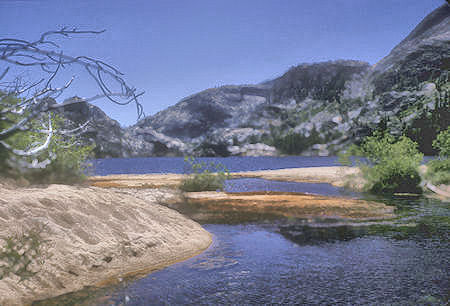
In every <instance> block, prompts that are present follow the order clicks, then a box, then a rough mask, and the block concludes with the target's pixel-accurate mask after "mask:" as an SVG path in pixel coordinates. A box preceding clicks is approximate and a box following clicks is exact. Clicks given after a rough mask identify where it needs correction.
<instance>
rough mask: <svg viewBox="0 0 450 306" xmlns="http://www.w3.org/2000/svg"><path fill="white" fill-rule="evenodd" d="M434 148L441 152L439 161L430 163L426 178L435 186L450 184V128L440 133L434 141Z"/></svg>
mask: <svg viewBox="0 0 450 306" xmlns="http://www.w3.org/2000/svg"><path fill="white" fill-rule="evenodd" d="M433 147H434V148H435V149H436V150H438V151H439V159H436V160H432V161H429V162H428V164H427V173H426V178H427V179H428V180H430V181H431V183H433V184H435V185H440V184H446V185H448V184H450V159H449V156H450V127H449V128H448V129H447V130H445V131H442V132H441V133H439V134H438V135H437V137H436V139H435V140H434V141H433Z"/></svg>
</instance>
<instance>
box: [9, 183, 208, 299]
mask: <svg viewBox="0 0 450 306" xmlns="http://www.w3.org/2000/svg"><path fill="white" fill-rule="evenodd" d="M156 202H157V201H156V200H153V201H152V200H151V199H149V198H147V199H146V200H143V199H139V198H138V197H135V196H132V195H130V194H127V193H123V192H120V191H114V190H109V189H108V190H107V189H103V188H97V187H81V186H66V185H49V186H46V187H26V188H24V187H17V186H7V185H2V184H0V237H1V238H4V239H5V238H7V237H11V236H16V235H17V236H19V237H20V235H21V233H27V232H28V231H29V230H33V229H36V228H40V229H41V232H40V235H41V236H42V240H41V241H40V245H41V246H42V249H41V251H42V252H43V254H44V255H43V257H42V258H40V259H43V260H44V262H43V264H42V265H41V264H37V263H35V264H32V265H30V270H32V272H37V273H36V274H35V275H33V276H31V277H29V278H28V279H26V280H24V281H22V282H20V278H19V276H17V275H16V274H13V273H10V274H8V275H5V277H3V279H1V280H0V305H29V304H31V303H32V302H33V301H39V300H45V299H48V298H52V297H56V296H59V295H63V294H65V293H69V292H74V291H79V290H81V289H83V288H84V287H88V286H92V287H103V286H106V285H110V284H113V283H118V282H120V281H121V280H122V279H123V278H127V277H130V276H143V275H146V274H148V273H150V272H153V271H155V270H159V269H162V268H164V267H167V266H169V265H172V264H174V263H177V262H180V261H184V260H186V259H188V258H191V257H193V256H196V255H198V254H200V253H201V252H203V251H204V250H206V249H207V248H208V247H209V246H210V245H211V243H212V235H211V234H210V233H209V232H207V231H206V230H204V229H203V228H202V227H201V226H200V225H199V224H198V223H196V222H194V221H192V220H190V219H189V218H187V217H185V216H183V215H181V214H180V213H178V212H176V211H174V210H172V209H169V208H167V207H164V206H161V205H158V204H157V203H156ZM3 244H4V243H2V245H3ZM3 263H4V262H0V264H3Z"/></svg>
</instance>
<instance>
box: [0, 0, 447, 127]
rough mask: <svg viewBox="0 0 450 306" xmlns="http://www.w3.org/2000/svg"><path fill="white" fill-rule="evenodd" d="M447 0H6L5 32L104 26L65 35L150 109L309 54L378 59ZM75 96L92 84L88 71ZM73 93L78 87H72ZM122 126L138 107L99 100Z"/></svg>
mask: <svg viewBox="0 0 450 306" xmlns="http://www.w3.org/2000/svg"><path fill="white" fill-rule="evenodd" d="M444 2H445V1H443V0H377V1H374V0H290V1H287V0H240V1H236V0H226V1H225V0H224V1H222V0H186V1H183V0H178V1H174V0H127V1H126V0H121V1H118V0H95V1H90V0H76V1H71V0H70V1H69V0H0V37H1V38H4V37H14V38H23V39H29V40H34V39H37V38H38V37H39V36H40V34H41V33H42V32H45V31H49V30H57V29H59V28H61V27H62V26H69V27H73V26H75V27H77V28H79V29H80V30H88V29H89V30H99V29H106V30H107V31H106V32H105V33H104V34H102V35H100V36H93V37H86V36H83V37H81V38H77V39H71V40H65V41H62V43H63V46H64V49H65V53H66V54H73V55H88V56H91V57H96V58H100V59H103V60H105V61H107V62H108V63H111V64H114V65H115V66H117V67H118V68H119V69H120V70H121V71H122V72H123V73H125V78H126V80H127V81H128V82H129V83H130V84H132V85H133V86H135V87H137V88H138V89H140V90H144V91H145V92H146V94H145V96H144V97H142V98H141V102H142V104H143V105H144V109H145V112H146V114H147V115H151V114H154V113H156V112H157V111H160V110H162V109H164V108H166V107H168V106H170V105H173V104H175V103H176V102H178V101H179V100H180V99H182V98H183V97H186V96H188V95H191V94H193V93H196V92H198V91H201V90H204V89H206V88H210V87H215V86H219V85H225V84H246V83H247V84H248V83H259V82H262V81H264V80H267V79H272V78H274V77H277V76H279V75H281V74H282V73H283V72H285V71H286V70H287V69H288V68H289V67H291V66H294V65H297V64H299V63H304V62H317V61H327V60H334V59H356V60H363V61H367V62H369V63H370V64H374V63H376V62H377V61H379V60H380V59H381V58H382V57H384V56H385V55H387V54H388V53H389V51H390V50H391V49H392V48H393V47H394V46H395V45H396V44H397V43H399V42H400V41H401V40H402V39H403V38H405V37H406V35H408V33H409V32H410V31H411V30H412V29H413V28H414V27H415V26H416V25H417V24H418V23H419V22H420V21H421V20H422V19H423V18H424V17H425V16H426V15H427V14H429V13H430V12H431V11H433V10H434V9H436V8H437V7H439V6H441V5H442V4H444ZM76 85H77V86H74V88H73V91H76V92H74V93H73V94H75V93H77V94H78V95H79V96H87V95H88V94H90V93H91V92H93V91H94V90H95V87H94V86H93V84H92V82H89V81H88V80H87V77H86V76H85V75H80V76H79V78H78V79H77V83H76ZM69 93H70V94H72V92H69ZM96 105H98V106H100V107H101V108H102V109H103V110H104V111H105V112H106V113H107V114H108V115H110V116H111V117H112V118H114V119H116V120H118V121H119V122H120V123H121V124H122V125H124V126H125V125H131V124H133V123H135V122H136V119H137V117H136V111H135V108H133V107H131V106H130V107H127V106H125V107H119V106H113V105H111V104H110V103H107V102H102V101H99V102H97V103H96Z"/></svg>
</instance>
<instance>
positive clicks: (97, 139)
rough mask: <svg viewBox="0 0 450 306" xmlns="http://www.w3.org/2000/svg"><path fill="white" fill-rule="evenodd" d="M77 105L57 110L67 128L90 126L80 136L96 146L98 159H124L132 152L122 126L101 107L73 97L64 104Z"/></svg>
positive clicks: (83, 140)
mask: <svg viewBox="0 0 450 306" xmlns="http://www.w3.org/2000/svg"><path fill="white" fill-rule="evenodd" d="M70 101H77V102H76V103H73V104H69V105H67V106H64V107H61V108H58V109H57V110H56V112H57V113H59V114H60V115H61V116H62V117H64V118H65V123H64V125H65V128H66V129H74V128H78V127H80V126H82V125H84V124H85V123H86V122H88V125H87V126H86V128H85V129H84V132H83V133H82V134H81V135H80V138H81V141H82V142H83V143H84V144H87V145H95V148H94V153H95V155H96V156H97V157H99V158H103V157H123V156H129V155H130V154H131V152H132V150H131V149H130V147H129V146H128V144H127V143H126V142H125V141H124V138H125V135H124V131H123V129H122V128H121V126H120V124H119V123H118V122H117V121H115V120H113V119H111V118H109V117H108V116H107V115H106V114H105V113H104V112H103V111H102V110H101V109H100V108H99V107H97V106H95V105H92V104H89V103H86V102H83V100H82V99H81V98H78V97H73V98H70V99H68V100H66V101H64V102H70Z"/></svg>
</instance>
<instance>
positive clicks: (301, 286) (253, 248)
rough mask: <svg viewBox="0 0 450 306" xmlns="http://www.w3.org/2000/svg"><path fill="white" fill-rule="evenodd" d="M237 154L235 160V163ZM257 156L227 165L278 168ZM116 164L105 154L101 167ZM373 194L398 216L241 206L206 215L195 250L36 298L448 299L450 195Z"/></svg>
mask: <svg viewBox="0 0 450 306" xmlns="http://www.w3.org/2000/svg"><path fill="white" fill-rule="evenodd" d="M245 159H246V158H238V159H236V160H235V161H236V162H237V163H240V164H242V163H243V162H244V161H245ZM152 160H153V159H152ZM169 160H170V159H169ZM175 160H178V159H175ZM223 160H227V161H231V159H223ZM262 160H264V159H260V158H249V163H250V164H252V166H248V167H247V168H245V169H242V168H239V167H238V166H237V165H233V164H231V165H230V166H231V167H230V168H231V169H235V170H233V171H237V170H257V169H255V168H258V167H259V168H258V169H261V168H262V167H263V166H266V167H272V168H273V167H276V165H275V164H272V165H271V164H269V165H265V163H263V162H262ZM293 161H295V162H297V163H300V165H299V164H297V165H296V167H299V166H304V165H305V163H308V165H315V166H323V165H327V166H328V165H331V164H330V163H332V162H333V161H332V159H322V158H316V159H315V160H314V159H305V158H293V159H289V161H286V163H285V164H289V163H291V162H293ZM116 162H118V163H122V161H116ZM139 162H141V161H139ZM259 162H261V164H258V163H259ZM266 162H267V161H266ZM321 162H323V164H321ZM128 163H130V164H132V163H133V161H132V160H131V161H126V163H125V164H127V165H128V166H129V167H131V168H130V169H134V168H133V167H138V166H136V165H134V166H130V165H129V164H128ZM124 167H125V166H124V164H120V165H114V162H112V163H111V167H110V168H109V169H110V170H111V171H115V170H113V169H123V168H124ZM177 167H178V166H177ZM227 167H228V166H227ZM252 167H253V168H252ZM175 168H176V167H174V168H172V169H175ZM104 169H106V168H104ZM176 169H178V168H176ZM236 169H237V170H236ZM167 172H176V171H172V170H171V171H167ZM226 188H227V190H228V191H232V192H239V191H259V190H276V191H296V192H308V193H318V194H327V195H346V194H345V192H344V191H343V190H342V189H340V188H335V187H333V186H330V185H328V184H301V183H287V182H276V181H275V182H274V181H267V180H261V179H239V180H230V181H228V182H227V186H226ZM350 196H359V197H361V196H363V195H358V194H350ZM375 200H379V201H383V202H385V203H387V204H390V205H395V206H396V207H397V214H398V216H399V217H398V218H397V219H396V220H393V221H390V222H387V223H386V222H385V223H376V224H372V225H367V224H360V223H355V224H351V225H349V224H344V225H343V224H339V223H333V221H328V222H323V221H320V220H292V219H276V220H274V219H270V218H268V219H257V221H255V220H253V219H252V218H247V217H248V216H243V215H242V214H239V218H238V219H236V220H237V222H236V220H228V222H229V223H233V224H217V223H215V220H214V219H210V220H207V221H204V225H203V226H204V228H205V229H206V230H207V231H209V232H210V233H212V234H213V236H214V242H213V244H212V246H211V247H210V248H209V249H208V250H206V251H205V252H204V253H202V254H200V255H199V256H196V257H194V258H191V259H189V260H187V261H185V262H182V263H178V264H175V265H173V266H170V267H168V268H166V269H163V270H161V271H158V272H155V273H152V274H150V275H148V276H147V277H145V278H143V279H140V280H130V281H127V282H124V283H122V284H120V285H118V286H116V287H112V288H105V289H102V290H93V291H91V290H84V291H81V292H78V293H75V294H69V295H65V296H63V297H59V298H56V299H52V300H47V301H44V302H43V304H44V305H52V304H53V305H79V304H84V305H221V304H228V305H234V304H240V305H242V304H251V305H262V304H297V305H299V304H300V305H446V304H447V303H448V300H449V288H450V272H449V271H450V263H449V259H450V244H449V235H450V226H449V224H450V208H449V205H448V203H444V202H441V201H438V200H432V199H427V198H422V197H419V198H409V197H405V198H401V197H397V198H375ZM259 218H261V217H259ZM249 220H252V221H251V222H249ZM232 221H233V222H232ZM219 223H223V222H219Z"/></svg>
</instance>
